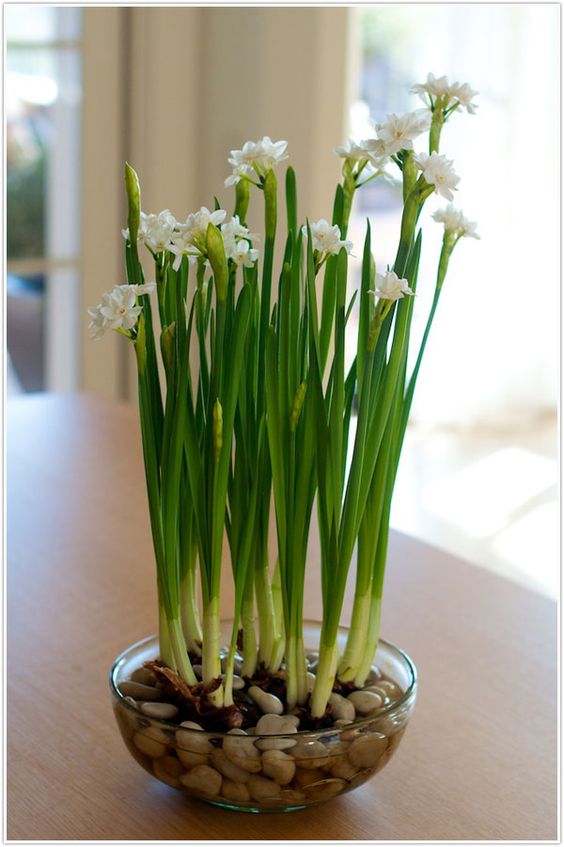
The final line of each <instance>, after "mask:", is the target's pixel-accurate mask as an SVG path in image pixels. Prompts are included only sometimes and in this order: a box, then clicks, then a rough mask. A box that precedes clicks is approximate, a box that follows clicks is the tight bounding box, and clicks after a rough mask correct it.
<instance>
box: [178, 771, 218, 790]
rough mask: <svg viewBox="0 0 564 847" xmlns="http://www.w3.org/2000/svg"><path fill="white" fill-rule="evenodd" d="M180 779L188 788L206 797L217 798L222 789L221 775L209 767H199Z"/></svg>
mask: <svg viewBox="0 0 564 847" xmlns="http://www.w3.org/2000/svg"><path fill="white" fill-rule="evenodd" d="M179 779H180V782H181V783H182V785H184V786H185V787H186V788H191V789H192V790H193V791H196V792H197V793H198V794H204V795H205V796H206V797H215V796H216V794H219V792H220V789H221V774H219V773H218V772H217V771H216V770H214V769H213V768H210V767H209V766H208V765H198V766H197V767H195V768H194V769H193V770H191V771H189V772H188V773H185V774H182V776H181V777H179Z"/></svg>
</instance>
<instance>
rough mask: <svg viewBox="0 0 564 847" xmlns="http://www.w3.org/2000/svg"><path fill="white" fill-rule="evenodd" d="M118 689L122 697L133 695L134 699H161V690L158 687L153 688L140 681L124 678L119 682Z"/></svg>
mask: <svg viewBox="0 0 564 847" xmlns="http://www.w3.org/2000/svg"><path fill="white" fill-rule="evenodd" d="M119 690H120V691H121V693H122V694H123V696H124V697H126V696H129V697H135V699H136V700H143V701H146V700H162V698H163V692H162V691H161V690H160V688H153V687H152V686H151V685H143V683H141V682H132V681H131V680H125V682H120V684H119Z"/></svg>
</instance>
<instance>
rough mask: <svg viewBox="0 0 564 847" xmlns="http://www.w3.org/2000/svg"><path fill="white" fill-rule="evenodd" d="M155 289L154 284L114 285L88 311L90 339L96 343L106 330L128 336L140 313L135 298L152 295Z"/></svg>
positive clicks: (139, 307) (140, 308) (140, 309)
mask: <svg viewBox="0 0 564 847" xmlns="http://www.w3.org/2000/svg"><path fill="white" fill-rule="evenodd" d="M155 288H156V285H155V283H154V282H147V283H145V284H143V285H116V286H115V287H114V288H113V289H112V291H111V292H109V293H107V294H103V295H102V302H101V303H99V304H98V306H96V308H95V309H88V315H89V317H90V323H89V324H88V331H89V333H90V338H92V339H93V340H94V341H97V340H98V339H99V338H102V336H103V335H104V334H105V332H106V330H108V329H115V330H117V331H121V332H124V333H125V334H127V335H129V333H130V331H131V330H132V329H133V328H134V326H135V324H136V323H137V319H138V317H139V315H140V314H141V311H142V307H141V306H139V304H138V300H137V298H138V297H139V296H140V295H141V294H152V292H153V291H154V290H155Z"/></svg>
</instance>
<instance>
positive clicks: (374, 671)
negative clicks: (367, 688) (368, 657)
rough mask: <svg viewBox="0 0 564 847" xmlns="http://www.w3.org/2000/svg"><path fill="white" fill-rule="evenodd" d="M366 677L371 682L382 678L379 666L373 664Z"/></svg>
mask: <svg viewBox="0 0 564 847" xmlns="http://www.w3.org/2000/svg"><path fill="white" fill-rule="evenodd" d="M367 679H369V680H370V682H373V681H374V680H376V679H382V671H381V670H380V668H377V667H375V666H373V667H371V668H370V671H369V673H368V677H367Z"/></svg>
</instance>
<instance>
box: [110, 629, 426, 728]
mask: <svg viewBox="0 0 564 847" xmlns="http://www.w3.org/2000/svg"><path fill="white" fill-rule="evenodd" d="M306 623H307V624H317V625H319V626H320V625H321V624H320V622H319V621H309V620H308V621H305V620H304V624H306ZM339 628H340V629H341V628H342V629H348V628H347V627H339ZM148 642H156V643H157V645H158V636H157V635H148V636H146V637H145V638H142V639H140V640H139V641H136V642H135V643H134V644H131V645H130V646H129V647H126V649H125V650H123V651H122V652H121V653H120V654H119V656H118V657H117V658H116V659H115V661H114V662H113V664H112V667H111V670H110V673H109V683H110V691H111V693H112V695H113V696H114V697H115V698H116V699H117V700H118V702H120V703H121V705H123V706H125V708H127V709H129V711H130V712H132V713H133V714H135V715H137V716H139V717H142V718H144V719H145V720H148V721H150V722H151V725H157V726H161V727H164V728H165V729H168V730H174V732H178V731H179V730H181V731H182V732H187V733H190V732H195V733H198V735H199V737H201V735H200V733H202V732H203V733H205V735H209V736H211V737H213V738H223V737H225V736H227V735H229V737H230V738H237V737H239V738H243V737H244V736H238V735H236V734H229V733H228V732H214V731H210V730H206V729H192V728H191V727H188V726H182V725H181V724H178V723H173V721H169V720H165V719H164V718H154V717H152V716H149V715H144V714H143V712H141V711H140V710H139V709H138V708H137V707H136V706H132V705H131V703H129V702H128V700H126V696H125V695H124V694H122V693H121V691H120V690H119V688H118V687H117V684H116V682H115V679H114V678H115V676H116V674H117V671H118V670H119V667H120V665H121V664H122V663H123V662H124V661H125V659H126V658H127V657H128V656H129V654H130V653H131V652H132V651H133V650H135V649H136V648H140V647H142V646H143V645H146V644H147V643H148ZM380 644H382V645H384V646H385V647H387V648H389V649H391V650H392V651H395V652H396V653H397V654H399V656H400V657H401V658H402V659H403V661H404V662H405V665H406V666H407V670H408V672H409V675H410V681H409V685H408V686H407V688H406V690H405V691H404V693H403V694H402V696H401V697H400V699H399V700H396V701H395V702H394V703H390V704H389V705H388V706H385V707H384V708H383V709H381V710H380V711H379V712H377V713H376V714H373V715H368V716H367V717H364V718H358V719H355V720H354V721H351V722H350V723H348V724H345V725H344V726H333V727H323V728H322V729H300V730H298V731H297V732H293V733H280V734H268V735H249V736H247V737H248V738H253V739H254V738H287V739H296V737H300V736H301V737H302V738H303V737H304V736H315V737H316V738H319V737H324V736H328V735H330V736H333V735H336V734H340V733H342V732H349V731H350V730H352V729H357V728H359V727H362V726H365V725H367V724H371V723H373V722H374V721H380V720H382V719H384V718H386V717H389V716H390V715H391V714H393V713H395V712H397V711H398V710H400V709H401V708H402V707H403V706H404V705H406V704H408V703H409V702H410V701H411V700H414V699H415V696H416V693H417V686H418V676H417V668H416V667H415V663H414V662H413V660H412V659H411V657H410V656H409V655H408V654H407V653H406V652H405V650H402V649H401V647H398V646H397V645H396V644H394V643H393V642H391V641H387V640H386V639H385V638H380V639H379V640H378V646H379V645H380ZM376 649H378V648H376Z"/></svg>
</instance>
